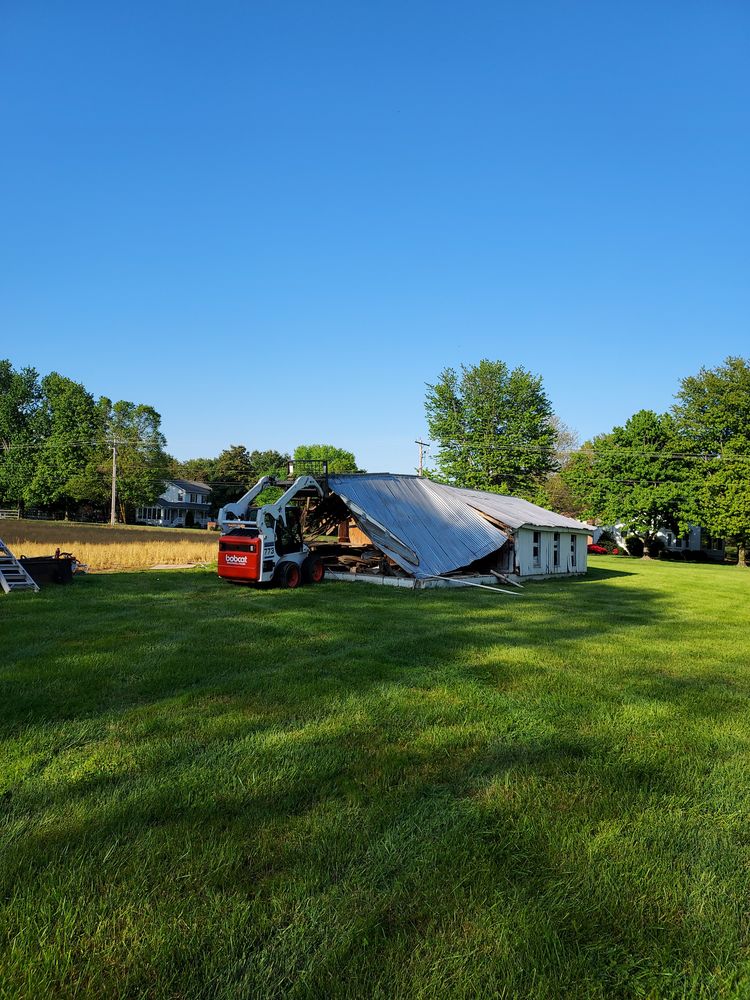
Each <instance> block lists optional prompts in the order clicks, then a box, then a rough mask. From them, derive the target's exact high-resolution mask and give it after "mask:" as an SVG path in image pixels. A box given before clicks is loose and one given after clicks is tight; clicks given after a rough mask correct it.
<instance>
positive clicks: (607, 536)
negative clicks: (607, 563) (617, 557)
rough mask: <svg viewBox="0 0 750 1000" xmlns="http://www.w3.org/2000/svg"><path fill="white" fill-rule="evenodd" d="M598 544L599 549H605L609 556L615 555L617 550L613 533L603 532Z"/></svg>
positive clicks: (597, 541)
mask: <svg viewBox="0 0 750 1000" xmlns="http://www.w3.org/2000/svg"><path fill="white" fill-rule="evenodd" d="M596 544H597V546H598V547H599V548H602V549H604V551H605V552H606V553H607V554H608V555H613V554H614V552H615V549H616V548H617V542H616V541H615V536H614V535H613V534H612V532H611V531H603V532H602V533H601V534H600V535H599V537H598V538H597V540H596Z"/></svg>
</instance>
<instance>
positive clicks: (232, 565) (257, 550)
mask: <svg viewBox="0 0 750 1000" xmlns="http://www.w3.org/2000/svg"><path fill="white" fill-rule="evenodd" d="M262 558H263V539H262V538H260V537H259V536H258V534H257V532H252V531H235V532H232V533H231V534H228V535H222V536H221V538H220V539H219V566H218V569H219V576H220V577H222V578H223V579H225V580H235V581H238V582H243V583H244V582H246V583H257V582H258V581H259V580H260V574H261V566H262Z"/></svg>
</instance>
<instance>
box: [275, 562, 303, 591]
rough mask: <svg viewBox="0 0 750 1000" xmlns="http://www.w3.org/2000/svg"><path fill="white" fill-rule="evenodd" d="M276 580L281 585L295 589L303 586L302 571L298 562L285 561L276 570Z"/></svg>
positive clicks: (288, 588)
mask: <svg viewBox="0 0 750 1000" xmlns="http://www.w3.org/2000/svg"><path fill="white" fill-rule="evenodd" d="M276 580H277V582H278V584H279V586H280V587H285V588H286V589H287V590H294V589H295V588H296V587H300V586H302V571H301V570H300V568H299V566H298V565H297V563H293V562H283V563H281V565H280V566H279V568H278V569H277V570H276Z"/></svg>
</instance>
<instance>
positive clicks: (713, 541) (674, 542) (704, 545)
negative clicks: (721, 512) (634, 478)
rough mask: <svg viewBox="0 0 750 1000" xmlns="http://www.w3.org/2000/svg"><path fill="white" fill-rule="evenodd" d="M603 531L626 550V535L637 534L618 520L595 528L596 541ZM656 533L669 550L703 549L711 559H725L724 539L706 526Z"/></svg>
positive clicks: (594, 537)
mask: <svg viewBox="0 0 750 1000" xmlns="http://www.w3.org/2000/svg"><path fill="white" fill-rule="evenodd" d="M603 531H608V532H609V533H610V534H611V535H612V536H613V537H614V540H615V542H616V543H617V544H618V545H619V546H621V547H622V548H624V549H626V550H627V546H626V545H625V539H626V537H628V536H630V535H633V534H637V532H633V531H629V530H627V529H626V528H625V526H624V525H623V524H622V523H620V522H618V523H617V524H615V525H609V526H608V527H605V526H601V527H598V528H595V529H593V539H594V541H595V542H596V541H597V539H598V538H599V536H600V535H601V533H602V532H603ZM654 534H655V537H656V538H657V539H658V540H659V541H660V542H661V543H662V544H663V546H664V548H665V549H666V550H667V551H668V552H674V553H679V552H682V553H692V552H701V551H703V552H705V553H706V555H707V557H708V558H709V559H712V560H715V561H717V562H721V561H722V560H723V559H724V539H723V538H718V537H716V536H713V535H710V534H709V533H708V532H707V531H706V530H705V529H704V528H700V527H699V526H698V525H697V524H694V525H691V527H690V528H689V530H688V531H687V532H685V534H684V535H677V534H676V533H675V532H674V531H670V530H669V528H658V529H657V531H656V532H655V533H654Z"/></svg>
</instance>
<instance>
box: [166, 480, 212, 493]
mask: <svg viewBox="0 0 750 1000" xmlns="http://www.w3.org/2000/svg"><path fill="white" fill-rule="evenodd" d="M165 482H167V483H171V484H172V485H173V486H179V487H180V489H183V490H189V491H191V492H192V491H193V490H201V491H204V492H208V493H210V492H211V487H210V486H209V485H208V483H196V482H194V481H193V480H192V479H167V480H165Z"/></svg>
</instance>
